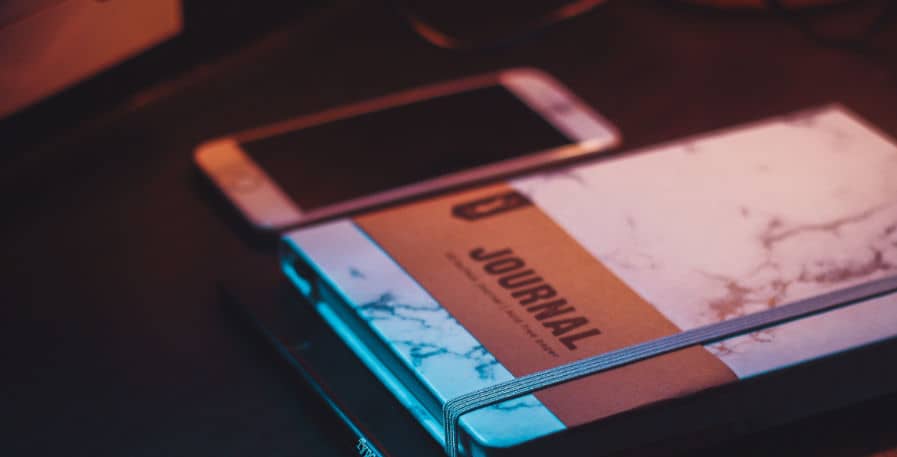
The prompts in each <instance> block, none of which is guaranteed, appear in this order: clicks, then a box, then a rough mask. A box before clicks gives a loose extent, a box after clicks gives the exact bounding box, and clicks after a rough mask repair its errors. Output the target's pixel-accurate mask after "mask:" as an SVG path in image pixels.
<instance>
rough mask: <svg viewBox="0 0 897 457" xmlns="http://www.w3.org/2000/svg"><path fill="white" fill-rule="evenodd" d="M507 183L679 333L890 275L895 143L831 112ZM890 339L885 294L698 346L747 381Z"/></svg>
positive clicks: (891, 314)
mask: <svg viewBox="0 0 897 457" xmlns="http://www.w3.org/2000/svg"><path fill="white" fill-rule="evenodd" d="M511 184H512V185H513V186H514V187H515V188H517V189H518V190H519V191H521V192H523V193H525V194H527V195H529V196H530V198H532V199H533V201H534V202H535V203H536V204H537V205H538V206H539V207H540V208H541V209H542V210H543V211H545V212H546V213H547V214H548V215H549V216H550V217H552V218H553V219H554V220H555V221H556V222H557V223H558V224H559V225H561V226H562V227H563V228H564V229H565V230H567V231H568V232H569V233H570V234H571V235H572V236H573V237H574V238H575V239H577V240H578V241H579V242H580V243H581V244H582V245H583V246H584V247H585V248H586V249H587V250H588V251H589V252H590V253H592V254H593V255H594V256H595V257H597V258H598V259H600V260H601V261H602V262H603V263H604V264H605V265H607V266H608V267H609V268H610V269H611V270H612V271H613V272H614V273H615V274H617V275H618V276H619V277H620V278H622V279H623V280H624V281H625V282H626V283H627V284H629V285H630V287H632V288H633V289H634V290H635V291H636V292H638V293H639V294H641V295H642V296H643V297H644V298H645V299H646V300H648V301H649V302H651V303H652V304H654V305H655V306H656V307H657V308H658V310H660V311H661V312H662V313H663V314H664V315H666V316H667V317H668V318H669V319H670V320H672V321H673V322H674V323H675V324H676V325H677V326H679V327H680V328H682V329H689V328H694V327H696V326H699V325H703V324H707V323H711V322H717V321H720V320H724V319H729V318H732V317H736V316H741V315H744V314H748V313H752V312H755V311H760V310H764V309H767V308H769V307H774V306H777V305H780V304H782V303H787V302H790V301H794V300H798V299H801V298H806V297H810V296H813V295H817V294H820V293H823V292H826V291H830V290H833V289H837V288H843V287H846V286H850V285H854V284H857V283H860V282H863V281H867V280H870V279H874V278H878V277H881V276H884V275H892V274H897V147H895V146H894V144H892V143H890V142H889V141H888V140H886V139H885V138H883V137H881V136H879V135H878V134H877V133H876V132H874V131H872V130H870V129H869V128H867V127H866V126H864V125H863V124H862V123H861V122H859V121H858V120H857V119H855V118H854V117H852V116H851V115H849V114H847V113H846V112H844V111H842V110H840V109H827V110H823V111H820V112H817V113H813V114H804V115H800V116H794V117H791V118H782V119H779V120H777V121H771V122H768V123H764V124H760V125H755V126H752V127H750V128H747V129H738V130H732V131H729V132H723V133H721V134H719V135H714V136H709V137H704V138H701V139H697V140H694V141H687V142H682V143H676V144H672V145H668V146H662V147H659V148H657V149H653V150H650V151H645V152H642V153H637V154H633V155H627V156H624V157H622V158H619V159H614V160H610V161H603V162H597V163H592V164H585V165H579V166H577V167H575V168H571V169H568V170H564V171H559V172H553V173H545V174H540V175H535V176H529V177H524V178H520V179H516V180H514V181H513V182H512V183H511ZM596 306H597V304H596ZM893 335H897V296H890V297H884V298H881V299H877V300H873V301H869V302H865V303H862V304H857V305H853V306H850V307H847V308H843V309H839V310H836V311H832V312H829V313H826V314H823V315H820V316H815V317H812V318H807V319H803V320H801V321H797V322H794V323H790V324H786V325H783V326H779V327H776V328H773V329H770V330H767V331H764V332H760V333H757V334H753V335H748V336H744V337H740V338H734V339H731V340H728V341H725V342H723V343H720V344H717V345H714V346H712V347H709V348H708V349H710V350H711V351H712V352H713V353H714V354H716V355H718V356H719V357H720V358H721V359H722V360H723V362H725V363H726V364H727V365H728V366H729V367H731V368H732V369H733V371H735V373H736V374H737V375H738V376H740V377H749V376H752V375H755V374H758V373H762V372H766V371H769V370H773V369H776V368H779V367H783V366H786V365H790V364H793V363H796V362H800V361H803V360H808V359H811V358H815V357H819V356H822V355H825V354H829V353H833V352H837V351H841V350H844V349H847V348H850V347H853V346H857V345H862V344H866V343H869V342H873V341H877V340H880V339H883V338H887V337H891V336H893Z"/></svg>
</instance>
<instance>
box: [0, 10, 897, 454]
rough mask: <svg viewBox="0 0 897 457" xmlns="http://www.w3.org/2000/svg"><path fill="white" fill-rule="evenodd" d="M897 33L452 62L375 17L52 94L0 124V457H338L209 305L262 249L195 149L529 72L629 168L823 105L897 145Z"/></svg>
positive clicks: (597, 18)
mask: <svg viewBox="0 0 897 457" xmlns="http://www.w3.org/2000/svg"><path fill="white" fill-rule="evenodd" d="M864 4H869V8H870V11H871V10H872V9H874V8H875V7H880V5H883V4H884V2H874V1H872V2H865V3H864ZM863 14H865V13H862V14H858V15H856V17H854V16H855V15H853V14H852V13H849V12H847V13H843V16H844V17H845V18H846V19H843V21H841V20H840V19H839V24H838V25H839V26H840V25H842V24H845V23H850V24H853V23H854V22H855V23H856V24H860V25H861V22H862V21H863V20H865V19H866V16H864V15H863ZM838 15H842V12H839V11H835V12H832V13H824V14H823V13H821V14H819V15H817V16H818V17H817V16H814V20H816V19H818V20H820V21H823V22H825V23H830V22H831V21H832V17H839V16H838ZM848 16H849V17H848ZM850 21H854V22H850ZM823 25H825V24H823ZM895 28H897V27H891V28H890V29H888V30H885V31H884V32H882V33H881V34H879V35H876V36H874V37H872V39H870V41H869V43H868V46H864V47H863V48H862V49H860V50H854V49H838V48H831V47H826V46H823V45H821V44H820V43H819V42H818V41H816V40H814V39H812V38H811V37H809V36H808V35H807V34H805V33H803V32H802V31H801V30H800V29H799V27H797V26H796V25H795V23H794V22H793V21H789V20H787V19H785V18H783V17H780V16H775V15H769V14H764V13H744V14H742V13H739V14H735V13H727V12H717V11H712V10H706V9H702V8H695V7H689V6H683V5H681V4H674V3H672V2H665V1H614V2H611V3H610V4H609V5H607V6H605V7H602V8H600V9H599V10H598V11H596V12H595V13H594V14H591V15H589V16H588V17H585V18H581V19H577V20H575V21H572V22H569V23H566V24H563V25H561V26H559V27H556V28H554V29H551V30H549V31H548V32H546V33H544V34H542V35H540V36H538V37H535V38H533V39H530V40H526V41H524V42H521V43H518V44H516V45H514V46H512V47H509V48H505V49H499V50H489V51H465V52H455V51H447V50H443V49H438V48H436V47H433V46H431V45H429V44H427V43H425V42H424V41H422V40H421V39H419V38H417V37H416V36H415V35H414V34H412V33H411V32H410V31H409V29H408V28H407V26H406V25H405V24H404V23H403V22H402V21H401V20H400V18H399V17H398V16H397V15H396V14H394V12H392V11H390V10H389V9H388V8H387V7H386V6H385V4H384V3H381V2H370V3H362V2H357V3H355V2H343V3H336V4H322V5H317V6H315V7H314V8H311V9H308V10H305V11H304V12H302V13H301V14H296V15H295V16H294V17H291V18H289V20H285V21H282V22H281V23H280V24H279V25H278V26H276V27H273V28H271V29H270V30H268V31H267V32H265V33H262V34H259V35H256V36H254V37H253V38H252V39H247V40H246V41H245V42H244V43H242V44H240V46H236V47H233V48H232V49H230V50H229V51H228V52H225V53H219V54H218V55H215V56H212V57H205V58H202V59H197V60H196V61H195V62H189V63H188V64H184V65H182V66H181V67H179V70H178V71H172V72H170V74H167V75H165V77H164V78H161V79H159V80H157V81H153V82H152V83H147V84H143V85H142V86H141V87H139V89H137V90H134V91H132V92H129V93H128V94H127V96H126V97H123V98H118V99H116V101H115V102H114V103H113V102H109V100H108V98H109V97H106V98H103V91H104V90H105V88H102V87H101V88H100V89H97V84H96V83H95V82H94V83H89V84H88V86H89V87H93V89H92V90H93V93H92V96H95V97H96V99H97V100H100V101H102V103H100V102H97V104H95V105H94V104H90V103H89V101H90V100H91V98H90V97H89V96H85V95H83V94H82V95H74V96H73V95H71V94H67V95H64V96H63V97H62V98H63V101H55V100H51V101H50V102H48V103H47V104H44V105H43V106H41V107H39V108H38V109H36V111H34V112H28V113H25V115H24V116H20V117H18V118H14V119H12V120H11V121H10V120H7V121H6V122H5V123H4V124H0V128H2V129H3V130H0V139H2V138H6V139H5V140H0V141H2V143H3V144H5V146H4V149H5V150H4V151H3V153H2V154H3V156H2V159H0V168H2V171H0V191H2V195H3V201H4V216H3V223H2V225H0V230H2V235H3V240H4V244H5V246H4V248H3V249H2V251H0V252H2V269H3V272H2V276H0V277H2V278H3V279H2V287H0V290H2V297H3V306H2V307H0V309H2V315H0V317H2V320H0V338H2V339H0V343H2V344H0V362H2V365H0V366H2V367H3V368H2V377H0V379H2V381H0V386H2V389H0V411H2V415H0V417H2V420H3V422H4V423H3V424H2V426H0V455H4V456H6V455H9V456H13V455H14V456H18V455H61V454H72V455H89V456H95V457H99V456H123V455H125V456H142V455H146V456H184V455H210V456H211V455H214V456H219V457H221V456H229V455H235V456H236V455H241V456H242V455H252V456H331V455H349V454H348V453H347V452H346V451H345V450H344V449H345V443H340V442H337V441H338V440H337V434H336V432H335V431H334V430H335V426H334V424H335V422H334V419H333V418H332V417H330V416H329V415H328V414H327V411H326V409H325V408H323V407H322V406H321V404H320V403H319V402H318V401H317V399H316V398H315V397H314V396H313V395H312V394H311V393H310V391H309V390H308V389H307V388H305V387H303V386H302V385H301V384H299V383H297V381H296V378H295V377H294V376H292V375H291V374H290V372H289V370H288V369H286V368H285V367H284V366H283V365H282V364H280V363H278V360H277V358H276V357H275V356H274V355H273V354H272V353H271V352H270V351H269V350H268V348H267V347H266V346H265V344H264V343H262V342H261V341H260V340H259V339H258V338H255V335H254V334H253V332H252V331H251V330H249V329H248V328H247V327H246V326H245V325H244V324H243V323H242V322H240V321H239V320H237V319H235V318H234V317H233V316H231V315H229V314H227V313H225V312H223V311H222V309H221V307H220V300H219V296H218V294H217V293H216V289H215V284H216V281H217V280H219V279H221V278H223V277H225V276H232V275H234V274H237V275H242V276H245V277H249V278H253V279H264V278H271V277H274V275H276V274H277V271H276V268H275V265H274V255H273V252H272V249H271V243H270V242H269V241H270V240H265V239H259V238H257V237H254V236H252V235H251V233H250V231H249V230H247V229H246V227H245V226H244V225H242V224H241V223H240V221H239V219H238V218H237V217H236V216H235V215H234V213H233V211H232V210H231V209H230V208H229V207H228V206H227V205H226V204H224V203H223V202H222V201H221V199H220V198H219V197H218V196H217V195H216V194H215V192H214V191H212V190H211V189H210V188H209V186H208V185H207V184H206V183H205V182H204V181H203V180H202V179H201V178H200V176H199V175H198V173H197V172H196V171H195V170H194V169H193V166H192V159H191V153H192V149H193V147H194V146H195V145H197V144H198V143H199V142H201V141H202V140H204V139H207V138H210V137H214V136H219V135H222V134H226V133H228V132H231V131H234V130H239V129H243V128H246V127H250V126H255V125H260V124H265V123H268V122H272V121H276V120H280V119H283V118H286V117H290V116H294V115H299V114H307V113H312V112H315V111H317V110H321V109H324V108H328V107H332V106H335V105H339V104H343V103H348V102H354V101H358V100H361V99H364V98H368V97H372V96H377V95H382V94H385V93H388V92H391V91H395V90H399V89H403V88H407V87H409V86H414V85H418V84H424V83H430V82H434V81H439V80H445V79H450V78H454V77H461V76H467V75H471V74H476V73H481V72H487V71H491V70H496V69H501V68H505V67H511V66H522V65H530V66H536V67H540V68H543V69H545V70H547V71H548V72H550V73H552V74H554V75H555V76H557V77H558V78H559V79H560V80H561V81H563V82H565V83H566V84H567V85H568V86H569V87H571V88H572V89H573V90H574V91H575V92H576V93H578V94H579V95H580V96H581V97H582V98H584V99H585V100H586V101H588V102H589V103H591V104H592V105H593V106H594V107H596V108H597V109H598V110H600V111H601V112H602V113H604V114H605V115H606V116H607V117H608V118H610V119H611V120H613V121H614V122H615V123H616V124H617V125H618V126H619V127H620V129H621V130H622V132H623V134H624V137H625V145H624V149H632V148H637V147H640V146H645V145H649V144H652V143H657V142H661V141H666V140H671V139H675V138H677V137H681V136H685V135H689V134H694V133H699V132H703V131H707V130H710V129H715V128H720V127H724V126H729V125H732V124H736V123H741V122H746V121H752V120H756V119H760V118H763V117H767V116H770V115H775V114H780V113H785V112H789V111H794V110H799V109H802V108H807V107H810V106H814V105H820V104H824V103H828V102H831V101H839V102H841V103H844V104H845V105H847V106H848V107H850V108H852V109H854V110H855V111H857V112H858V113H860V114H861V115H862V116H864V117H866V118H867V119H869V120H870V121H872V122H873V123H875V124H877V125H878V126H879V127H881V128H882V129H883V130H884V131H885V132H887V133H889V134H891V135H897V114H895V107H897V30H895ZM101 81H103V82H104V84H106V83H107V81H105V80H102V79H101ZM90 84H93V86H90ZM108 84H110V86H109V90H113V89H115V87H114V85H115V84H117V83H115V82H114V81H113V82H108ZM76 90H81V89H76ZM85 90H86V89H85ZM65 100H68V103H69V105H67V106H62V105H61V104H64V103H66V102H65ZM73 100H75V102H78V103H82V102H85V100H87V103H86V104H84V106H80V107H78V106H76V107H72V106H70V105H71V104H72V103H75V102H73ZM57 103H58V104H60V105H59V106H57V105H55V104H57ZM59 112H65V113H69V115H67V116H60V115H58V113H59ZM35 113H37V114H35ZM71 113H74V114H71ZM23 118H24V119H25V120H24V121H23V120H22V119H23ZM44 120H46V122H44ZM422 157H424V156H422ZM883 363H893V361H883ZM845 388H849V386H845ZM895 410H897V397H889V398H884V399H879V400H875V401H871V402H867V403H865V404H861V405H858V406H855V407H852V408H849V409H846V410H841V411H835V412H832V413H828V414H825V415H822V416H818V417H814V418H810V419H807V420H804V421H801V422H798V423H795V424H792V425H788V426H785V427H781V428H777V429H774V430H770V431H767V432H763V433H761V434H759V435H754V436H750V437H746V438H744V439H740V440H738V441H735V442H729V443H726V444H725V445H723V446H717V447H716V448H714V449H711V450H706V451H702V455H720V454H725V455H829V456H871V455H885V453H888V452H893V451H888V449H897V418H895V417H897V416H895V415H894V411H895ZM895 455H897V452H895Z"/></svg>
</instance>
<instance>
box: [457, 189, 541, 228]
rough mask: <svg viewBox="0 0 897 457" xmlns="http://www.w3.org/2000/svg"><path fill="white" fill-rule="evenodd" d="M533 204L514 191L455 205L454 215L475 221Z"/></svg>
mask: <svg viewBox="0 0 897 457" xmlns="http://www.w3.org/2000/svg"><path fill="white" fill-rule="evenodd" d="M532 204H533V202H531V201H530V199H528V198H526V196H525V195H523V194H521V193H520V192H517V191H516V190H512V191H509V192H503V193H500V194H496V195H490V196H488V197H485V198H480V199H478V200H474V201H470V202H466V203H460V204H458V205H455V206H453V207H452V215H453V216H455V217H457V218H459V219H464V220H466V221H475V220H478V219H483V218H486V217H490V216H495V215H496V214H501V213H504V212H507V211H511V210H515V209H518V208H525V207H527V206H531V205H532Z"/></svg>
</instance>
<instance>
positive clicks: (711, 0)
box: [688, 0, 850, 8]
mask: <svg viewBox="0 0 897 457" xmlns="http://www.w3.org/2000/svg"><path fill="white" fill-rule="evenodd" d="M688 1H689V2H690V3H696V4H700V5H708V6H717V7H720V8H769V7H770V3H773V2H770V0H688ZM845 1H850V0H780V1H776V2H775V3H780V4H781V5H782V6H785V7H788V8H806V7H809V6H822V5H831V4H834V3H843V2H845Z"/></svg>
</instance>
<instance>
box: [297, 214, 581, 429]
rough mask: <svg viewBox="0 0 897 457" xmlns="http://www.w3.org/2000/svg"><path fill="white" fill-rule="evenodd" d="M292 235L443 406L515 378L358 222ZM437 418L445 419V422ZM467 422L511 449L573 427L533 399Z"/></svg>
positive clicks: (492, 409) (478, 414) (468, 418)
mask: <svg viewBox="0 0 897 457" xmlns="http://www.w3.org/2000/svg"><path fill="white" fill-rule="evenodd" d="M287 237H288V238H289V239H290V240H291V241H292V242H293V243H294V245H295V246H297V247H298V248H299V249H300V250H301V251H303V252H304V254H305V255H306V256H307V257H308V258H311V259H314V260H313V264H314V266H315V268H317V269H318V270H319V271H320V272H321V274H322V276H323V277H325V278H328V279H329V280H330V281H331V283H332V284H333V286H334V287H335V288H337V290H339V291H340V293H341V294H342V295H343V296H344V297H346V298H347V301H348V302H349V303H351V304H353V306H354V309H355V311H356V312H357V313H358V315H359V316H360V317H362V318H363V319H364V320H366V321H367V322H368V323H369V324H370V326H371V328H372V329H373V330H374V332H375V333H376V334H377V335H378V336H379V337H380V338H381V339H383V341H384V342H385V343H386V345H387V346H388V347H390V348H391V349H392V350H393V351H394V352H395V353H396V354H398V355H399V357H400V359H401V360H402V361H403V362H404V363H405V365H406V367H407V369H409V370H410V371H413V372H414V373H416V374H417V375H418V379H419V380H420V382H421V384H422V385H423V386H425V387H426V388H427V389H429V391H430V393H431V395H432V396H433V397H435V398H436V399H437V401H439V402H440V403H441V404H444V403H445V402H446V401H447V400H449V399H451V398H454V397H456V396H458V395H461V394H465V393H468V392H471V391H473V390H476V389H479V388H482V387H487V386H490V385H493V384H496V383H499V382H501V381H506V380H510V379H513V375H512V374H511V373H510V372H509V371H508V370H507V369H506V368H505V367H504V366H502V365H501V364H500V363H499V362H498V361H497V360H496V359H495V357H493V356H492V354H491V353H490V352H489V351H487V350H486V349H485V348H484V347H483V346H482V345H481V344H480V342H479V341H477V340H476V339H475V338H474V337H473V335H471V334H470V332H468V331H467V329H465V328H464V327H463V326H462V325H461V324H460V323H459V322H458V321H457V320H455V319H454V318H453V317H452V316H451V315H449V313H448V312H447V311H446V310H445V309H444V308H443V307H442V306H441V305H440V304H439V303H437V302H436V301H435V300H434V299H433V298H432V297H431V296H430V295H429V294H428V293H427V292H426V291H425V290H424V289H423V288H422V287H421V286H420V285H419V284H418V283H417V282H416V281H415V280H414V279H413V278H411V277H410V276H409V275H408V274H407V273H406V272H405V271H404V270H403V269H402V268H401V267H400V266H399V265H398V264H396V263H395V261H393V260H392V258H390V257H389V256H388V255H386V253H384V252H383V251H382V250H381V249H380V247H379V246H378V245H376V244H375V243H373V242H372V241H371V240H370V239H369V238H367V236H366V235H365V234H364V233H363V232H362V231H361V230H359V229H358V227H356V226H355V225H354V224H353V223H352V222H351V221H348V220H341V221H336V222H331V223H326V224H323V225H317V226H314V227H310V228H306V229H300V230H297V231H294V232H292V233H290V234H288V235H287ZM435 419H436V420H439V421H441V419H442V417H441V416H439V417H436V418H435ZM461 424H462V427H464V428H465V429H466V430H467V431H468V433H469V434H471V435H472V436H474V437H476V438H477V439H478V440H479V441H480V442H482V443H486V444H488V445H491V446H511V445H514V444H518V443H521V442H524V441H528V440H531V439H534V438H536V437H539V436H542V435H546V434H549V433H553V432H556V431H560V430H563V429H564V428H565V426H564V424H563V423H562V422H561V421H560V420H559V419H558V418H557V417H555V416H554V414H552V413H551V411H549V410H548V408H546V407H545V405H543V404H542V402H540V401H539V400H538V399H537V398H536V397H534V396H532V395H530V396H527V397H522V398H520V399H516V400H511V401H508V402H505V403H501V404H499V405H495V406H493V407H490V408H485V409H482V410H479V411H475V412H473V413H470V414H468V415H466V416H464V417H463V418H462V420H461ZM436 438H437V440H441V439H443V437H441V436H436Z"/></svg>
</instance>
